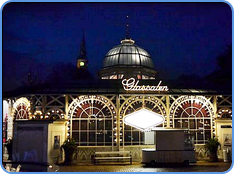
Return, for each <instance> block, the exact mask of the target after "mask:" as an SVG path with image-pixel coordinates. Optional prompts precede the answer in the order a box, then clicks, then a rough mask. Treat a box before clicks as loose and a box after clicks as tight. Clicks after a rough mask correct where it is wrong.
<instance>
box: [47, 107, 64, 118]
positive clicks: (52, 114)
mask: <svg viewBox="0 0 234 174" xmlns="http://www.w3.org/2000/svg"><path fill="white" fill-rule="evenodd" d="M45 119H49V120H57V119H64V112H63V110H62V109H59V108H52V109H50V110H48V111H47V112H46V114H45Z"/></svg>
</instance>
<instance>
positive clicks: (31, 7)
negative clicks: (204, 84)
mask: <svg viewBox="0 0 234 174" xmlns="http://www.w3.org/2000/svg"><path fill="white" fill-rule="evenodd" d="M127 15H129V16H130V20H129V21H130V22H129V23H130V36H131V38H132V39H133V40H135V42H136V44H137V45H139V46H141V47H142V48H144V49H145V50H146V51H147V52H149V54H150V55H151V56H152V58H153V61H154V64H155V69H156V70H157V71H158V72H159V74H160V75H161V76H162V77H163V78H167V79H175V78H177V77H178V76H179V75H181V74H197V75H199V76H205V75H207V74H209V73H211V72H212V71H213V70H215V68H216V58H217V56H218V55H219V54H221V53H222V52H223V51H224V50H225V48H226V46H227V45H229V44H231V41H232V35H231V33H232V28H231V25H232V24H231V17H232V12H231V8H230V7H229V5H228V4H225V3H9V4H6V5H5V7H4V8H3V85H5V86H7V88H8V87H9V89H10V88H13V87H15V86H18V85H19V84H20V83H21V82H22V81H23V80H26V79H27V72H28V71H32V72H37V73H39V74H40V76H41V78H42V79H43V78H44V77H45V76H46V75H48V74H49V73H50V70H51V69H52V67H53V66H55V65H56V64H57V63H60V62H66V63H73V64H76V58H77V56H78V54H79V47H80V42H81V38H82V32H83V31H84V33H85V38H86V47H87V53H88V59H89V69H90V71H92V72H98V71H99V70H100V68H101V67H102V60H103V58H104V56H105V54H106V53H107V52H108V50H110V49H111V48H112V47H113V46H115V45H118V44H119V43H120V40H121V39H123V38H124V37H125V24H126V16H127ZM58 68H59V67H58Z"/></svg>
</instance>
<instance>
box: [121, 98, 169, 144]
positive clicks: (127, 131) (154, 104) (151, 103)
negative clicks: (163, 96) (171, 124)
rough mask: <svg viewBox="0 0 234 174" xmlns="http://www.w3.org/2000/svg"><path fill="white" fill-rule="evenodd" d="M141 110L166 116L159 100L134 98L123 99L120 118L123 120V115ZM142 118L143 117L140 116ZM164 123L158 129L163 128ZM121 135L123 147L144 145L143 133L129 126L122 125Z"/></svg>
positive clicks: (163, 106)
mask: <svg viewBox="0 0 234 174" xmlns="http://www.w3.org/2000/svg"><path fill="white" fill-rule="evenodd" d="M142 108H146V109H149V110H152V111H153V112H156V113H158V114H160V115H163V116H164V117H165V115H166V111H165V105H164V104H163V102H162V101H161V100H160V99H159V98H157V97H151V96H134V97H130V98H126V99H125V101H124V103H123V104H122V105H121V108H120V117H121V118H123V117H124V116H125V115H128V114H130V113H132V112H135V111H137V110H140V109H142ZM142 117H144V115H142ZM121 122H123V119H121ZM165 123H166V122H164V123H163V124H161V125H158V127H164V124H165ZM121 135H123V136H122V140H123V141H122V142H123V144H124V145H144V144H145V139H144V138H145V133H144V132H142V131H140V130H138V129H136V128H134V127H131V126H129V125H126V124H124V125H123V129H122V132H121Z"/></svg>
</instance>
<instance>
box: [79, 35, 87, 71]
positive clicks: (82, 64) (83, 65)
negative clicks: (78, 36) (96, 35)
mask: <svg viewBox="0 0 234 174" xmlns="http://www.w3.org/2000/svg"><path fill="white" fill-rule="evenodd" d="M77 68H78V69H87V68H88V59H87V52H86V45H85V37H84V34H83V38H82V40H81V44H80V55H79V56H78V58H77Z"/></svg>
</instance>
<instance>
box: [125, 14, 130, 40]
mask: <svg viewBox="0 0 234 174" xmlns="http://www.w3.org/2000/svg"><path fill="white" fill-rule="evenodd" d="M126 39H130V34H129V15H127V16H126Z"/></svg>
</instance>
